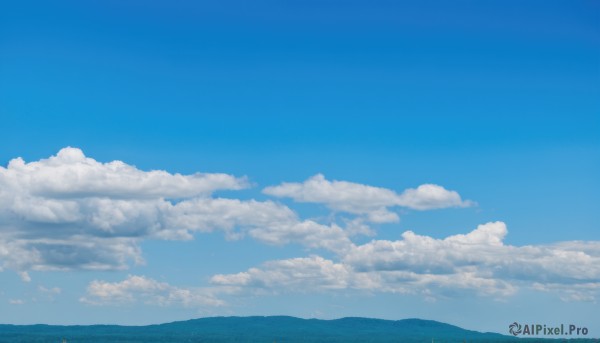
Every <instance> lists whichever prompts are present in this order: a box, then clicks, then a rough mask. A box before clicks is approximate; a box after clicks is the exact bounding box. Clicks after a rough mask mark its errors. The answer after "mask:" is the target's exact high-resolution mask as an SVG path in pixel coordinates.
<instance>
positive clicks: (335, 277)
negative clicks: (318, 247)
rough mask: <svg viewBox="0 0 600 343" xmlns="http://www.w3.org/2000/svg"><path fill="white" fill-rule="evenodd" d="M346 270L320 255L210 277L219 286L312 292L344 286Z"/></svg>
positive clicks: (274, 262) (346, 285)
mask: <svg viewBox="0 0 600 343" xmlns="http://www.w3.org/2000/svg"><path fill="white" fill-rule="evenodd" d="M349 274H350V271H349V270H347V268H346V267H345V266H344V265H341V264H336V263H334V262H332V261H330V260H326V259H324V258H322V257H320V256H311V257H307V258H294V259H288V260H281V261H271V262H267V263H265V264H264V266H263V268H250V269H249V270H248V271H246V272H241V273H237V274H230V275H224V274H219V275H215V276H213V277H212V278H211V283H213V284H214V285H219V286H230V287H249V288H253V289H269V290H271V291H274V292H312V291H319V290H335V289H345V288H347V287H348V282H349V277H350V275H349Z"/></svg>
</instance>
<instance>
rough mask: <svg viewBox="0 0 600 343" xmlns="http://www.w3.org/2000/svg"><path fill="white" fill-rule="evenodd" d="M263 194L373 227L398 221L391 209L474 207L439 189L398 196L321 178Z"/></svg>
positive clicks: (424, 188) (428, 186) (423, 188)
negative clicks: (315, 205)
mask: <svg viewBox="0 0 600 343" xmlns="http://www.w3.org/2000/svg"><path fill="white" fill-rule="evenodd" d="M263 193H265V194H268V195H272V196H276V197H287V198H292V199H294V201H297V202H308V203H319V204H324V205H326V206H327V207H329V208H330V209H332V210H335V211H342V212H347V213H352V214H356V215H364V216H366V218H367V219H368V220H369V221H371V222H374V223H387V222H396V221H398V220H399V218H398V215H397V214H396V213H394V212H392V211H390V207H395V206H402V207H407V208H411V209H416V210H431V209H439V208H447V207H467V206H472V205H474V202H472V201H469V200H466V201H463V200H462V199H461V197H460V195H459V194H458V193H457V192H455V191H449V190H447V189H445V188H444V187H442V186H438V185H433V184H424V185H421V186H419V187H417V188H415V189H412V188H411V189H407V190H405V191H404V192H403V193H401V194H398V193H396V192H394V191H393V190H390V189H386V188H381V187H373V186H369V185H364V184H360V183H354V182H348V181H336V180H334V181H329V180H327V179H326V178H325V176H323V175H322V174H317V175H315V176H313V177H311V178H309V179H308V180H306V181H304V182H302V183H296V182H284V183H282V184H280V185H278V186H270V187H267V188H265V189H264V190H263Z"/></svg>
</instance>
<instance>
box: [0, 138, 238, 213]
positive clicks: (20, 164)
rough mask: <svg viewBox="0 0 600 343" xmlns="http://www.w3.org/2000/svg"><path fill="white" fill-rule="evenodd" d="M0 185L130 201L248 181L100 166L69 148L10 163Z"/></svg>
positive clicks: (22, 191)
mask: <svg viewBox="0 0 600 343" xmlns="http://www.w3.org/2000/svg"><path fill="white" fill-rule="evenodd" d="M0 185H2V188H4V189H5V190H8V191H12V192H13V193H14V194H15V195H16V196H17V197H23V196H25V195H28V196H33V197H36V196H38V197H40V198H42V199H44V198H85V197H107V198H120V199H131V198H157V197H164V198H187V197H192V196H198V195H208V194H210V193H212V192H214V191H216V190H219V189H242V188H245V187H247V181H246V180H245V178H241V179H240V178H235V177H233V176H231V175H227V174H200V173H198V174H194V175H181V174H170V173H168V172H166V171H162V170H153V171H142V170H139V169H137V168H136V167H134V166H131V165H128V164H125V163H123V162H121V161H112V162H109V163H101V162H98V161H96V160H94V159H92V158H89V157H86V156H85V155H84V154H83V152H82V151H81V150H80V149H77V148H71V147H68V148H64V149H61V150H60V151H59V152H58V154H56V156H52V157H50V158H48V159H42V160H40V161H37V162H30V163H25V161H23V159H21V158H16V159H13V160H11V161H10V162H9V163H8V167H7V168H0ZM57 211H58V212H60V209H57ZM58 214H60V213H58Z"/></svg>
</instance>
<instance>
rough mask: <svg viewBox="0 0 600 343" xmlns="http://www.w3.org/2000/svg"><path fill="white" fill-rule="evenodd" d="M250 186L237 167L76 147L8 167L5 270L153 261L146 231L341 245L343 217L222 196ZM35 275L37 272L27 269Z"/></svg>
mask: <svg viewBox="0 0 600 343" xmlns="http://www.w3.org/2000/svg"><path fill="white" fill-rule="evenodd" d="M246 186H247V181H246V179H245V178H236V177H234V176H231V175H227V174H200V173H197V174H193V175H181V174H170V173H168V172H165V171H142V170H139V169H137V168H135V167H134V166H131V165H128V164H125V163H124V162H120V161H113V162H108V163H101V162H98V161H96V160H94V159H92V158H90V157H86V156H85V155H84V154H83V152H82V151H81V150H79V149H76V148H64V149H62V150H60V151H59V152H58V154H57V155H56V156H52V157H50V158H48V159H42V160H40V161H37V162H30V163H25V162H24V161H23V160H22V159H21V158H17V159H14V160H12V161H10V162H9V164H8V167H7V168H3V167H0V270H2V269H5V268H10V269H14V270H17V271H20V272H23V273H24V272H26V271H27V270H72V269H88V270H111V269H126V268H128V267H129V266H130V264H132V263H134V264H141V263H144V261H143V258H142V254H141V249H140V248H139V243H140V242H141V241H142V240H144V239H179V240H181V239H192V238H193V234H194V233H196V232H202V233H207V232H213V231H216V230H218V231H222V232H224V233H225V235H226V236H227V238H229V239H237V238H240V237H243V236H244V235H249V236H250V237H253V238H255V239H257V240H260V241H262V242H265V243H267V244H276V245H281V244H288V243H299V244H303V245H306V246H307V247H309V248H325V249H331V250H340V249H344V248H347V247H348V246H349V244H350V242H349V240H348V238H347V237H346V235H345V234H344V232H343V230H342V229H341V228H339V227H337V226H335V225H322V224H319V223H316V222H314V221H304V220H301V219H300V218H298V216H297V215H296V213H295V212H294V211H292V210H291V209H289V208H288V207H286V206H284V205H281V204H277V203H274V202H272V201H256V200H244V201H242V200H239V199H223V198H213V197H211V196H210V194H211V192H213V191H215V190H220V189H228V190H236V189H241V188H244V187H246ZM21 275H22V276H23V280H24V281H27V279H28V278H27V277H25V276H26V275H27V274H21Z"/></svg>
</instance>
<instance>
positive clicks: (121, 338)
mask: <svg viewBox="0 0 600 343" xmlns="http://www.w3.org/2000/svg"><path fill="white" fill-rule="evenodd" d="M63 338H64V339H67V342H69V343H79V342H81V343H84V342H87V343H89V342H115V343H141V342H144V343H150V342H151V343H155V342H156V343H157V342H219V343H230V342H231V343H233V342H235V343H241V342H287V343H294V342H305V343H306V342H309V343H310V342H314V343H317V342H340V343H341V342H370V343H380V342H381V343H384V342H386V343H387V342H409V343H410V342H431V341H432V340H434V341H435V342H465V341H466V342H509V341H513V342H514V341H516V340H522V339H518V338H515V337H513V336H507V335H502V334H499V333H493V332H479V331H474V330H467V329H463V328H460V327H458V326H455V325H452V324H447V323H443V322H438V321H435V320H427V319H419V318H408V319H400V320H385V319H377V318H363V317H343V318H337V319H314V318H311V319H302V318H297V317H291V316H248V317H239V316H230V317H225V316H221V317H205V318H195V319H189V320H183V321H175V322H169V323H162V324H152V325H143V326H125V325H106V324H96V325H47V324H35V325H12V324H0V343H5V342H6V343H8V342H10V343H17V342H23V343H24V342H28V343H42V342H44V343H46V342H48V343H51V342H61V341H62V339H63ZM535 341H540V340H535ZM544 341H545V340H544ZM548 341H551V340H548ZM587 341H591V340H587Z"/></svg>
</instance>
